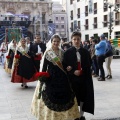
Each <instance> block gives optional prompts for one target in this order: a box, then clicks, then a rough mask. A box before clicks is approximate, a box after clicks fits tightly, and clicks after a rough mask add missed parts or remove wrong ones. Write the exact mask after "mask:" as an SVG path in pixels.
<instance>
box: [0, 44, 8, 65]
mask: <svg viewBox="0 0 120 120" xmlns="http://www.w3.org/2000/svg"><path fill="white" fill-rule="evenodd" d="M0 51H1V62H2V65H3V66H4V65H5V57H6V56H5V53H7V46H6V44H5V42H3V43H2V44H1V47H0ZM4 67H5V66H4Z"/></svg>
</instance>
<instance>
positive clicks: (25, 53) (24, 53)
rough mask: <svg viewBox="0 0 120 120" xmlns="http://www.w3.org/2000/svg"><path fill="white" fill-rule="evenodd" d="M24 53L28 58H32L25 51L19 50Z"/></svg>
mask: <svg viewBox="0 0 120 120" xmlns="http://www.w3.org/2000/svg"><path fill="white" fill-rule="evenodd" d="M18 51H19V52H20V53H21V54H22V55H24V56H26V57H28V58H31V57H30V56H29V55H28V54H27V53H26V52H25V51H20V50H18Z"/></svg>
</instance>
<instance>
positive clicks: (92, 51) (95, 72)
mask: <svg viewBox="0 0 120 120" xmlns="http://www.w3.org/2000/svg"><path fill="white" fill-rule="evenodd" d="M96 44H97V40H96V39H94V40H92V45H91V47H90V55H91V59H92V70H93V71H92V73H93V76H94V77H98V76H99V68H98V64H97V58H96V55H95V45H96Z"/></svg>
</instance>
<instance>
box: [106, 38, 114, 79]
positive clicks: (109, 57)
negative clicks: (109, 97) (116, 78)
mask: <svg viewBox="0 0 120 120" xmlns="http://www.w3.org/2000/svg"><path fill="white" fill-rule="evenodd" d="M106 44H107V49H106V53H105V56H106V58H105V64H106V69H107V76H106V78H108V79H111V78H112V72H111V62H112V59H113V50H112V45H111V43H110V41H109V40H108V39H106Z"/></svg>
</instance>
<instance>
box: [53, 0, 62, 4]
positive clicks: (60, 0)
mask: <svg viewBox="0 0 120 120" xmlns="http://www.w3.org/2000/svg"><path fill="white" fill-rule="evenodd" d="M52 1H53V2H54V1H59V2H60V3H62V0H52Z"/></svg>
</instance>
